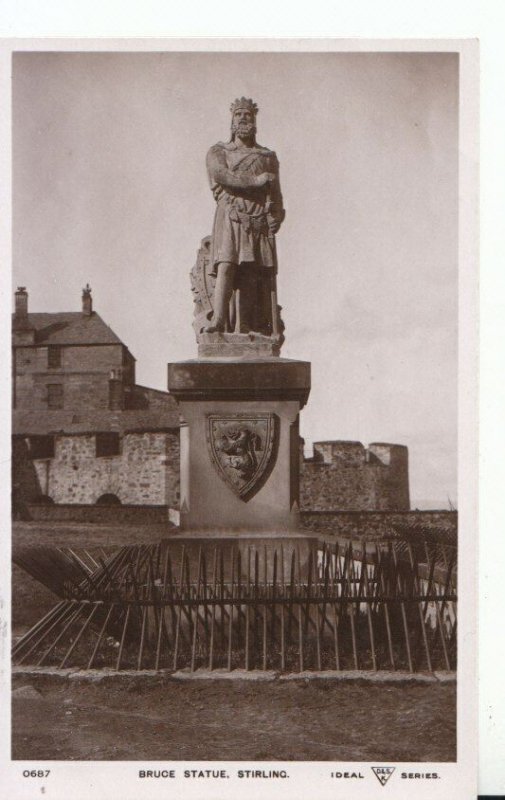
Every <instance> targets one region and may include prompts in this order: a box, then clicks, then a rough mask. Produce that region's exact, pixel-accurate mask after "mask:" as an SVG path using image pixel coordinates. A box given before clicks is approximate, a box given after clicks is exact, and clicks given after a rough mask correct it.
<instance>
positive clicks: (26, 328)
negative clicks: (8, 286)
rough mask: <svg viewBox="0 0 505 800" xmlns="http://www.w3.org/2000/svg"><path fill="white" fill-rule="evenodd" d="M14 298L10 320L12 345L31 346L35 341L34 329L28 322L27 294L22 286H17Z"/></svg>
mask: <svg viewBox="0 0 505 800" xmlns="http://www.w3.org/2000/svg"><path fill="white" fill-rule="evenodd" d="M14 297H15V301H16V303H15V309H14V316H13V319H12V331H13V337H14V338H13V344H14V345H23V344H33V342H34V341H35V328H34V327H33V325H31V324H30V322H29V321H28V292H27V291H26V288H25V287H24V286H19V287H18V290H17V292H16V293H15V295H14Z"/></svg>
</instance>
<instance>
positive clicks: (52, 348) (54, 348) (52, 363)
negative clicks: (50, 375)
mask: <svg viewBox="0 0 505 800" xmlns="http://www.w3.org/2000/svg"><path fill="white" fill-rule="evenodd" d="M47 366H48V368H49V369H52V368H53V367H61V347H58V345H56V344H50V345H49V347H48V348H47Z"/></svg>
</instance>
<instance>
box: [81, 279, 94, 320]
mask: <svg viewBox="0 0 505 800" xmlns="http://www.w3.org/2000/svg"><path fill="white" fill-rule="evenodd" d="M82 313H83V314H85V315H86V316H87V317H90V316H91V315H92V313H93V300H92V298H91V286H90V285H89V283H87V284H86V286H85V287H84V289H83V290H82Z"/></svg>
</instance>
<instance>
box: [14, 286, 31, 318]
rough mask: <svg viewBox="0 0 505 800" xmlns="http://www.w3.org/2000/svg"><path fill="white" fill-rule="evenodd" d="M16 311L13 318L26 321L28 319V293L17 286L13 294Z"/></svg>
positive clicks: (22, 287)
mask: <svg viewBox="0 0 505 800" xmlns="http://www.w3.org/2000/svg"><path fill="white" fill-rule="evenodd" d="M15 298H16V310H15V316H16V318H17V319H27V317H28V292H27V291H26V287H25V286H18V290H17V292H16V294H15Z"/></svg>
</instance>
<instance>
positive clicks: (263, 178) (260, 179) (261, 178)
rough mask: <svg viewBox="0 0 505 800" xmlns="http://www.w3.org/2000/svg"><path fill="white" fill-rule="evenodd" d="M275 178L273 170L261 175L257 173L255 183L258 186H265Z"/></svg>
mask: <svg viewBox="0 0 505 800" xmlns="http://www.w3.org/2000/svg"><path fill="white" fill-rule="evenodd" d="M273 180H275V175H274V173H273V172H262V173H261V175H256V177H255V179H254V183H255V185H256V186H264V185H265V184H266V183H271V182H272V181H273Z"/></svg>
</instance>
